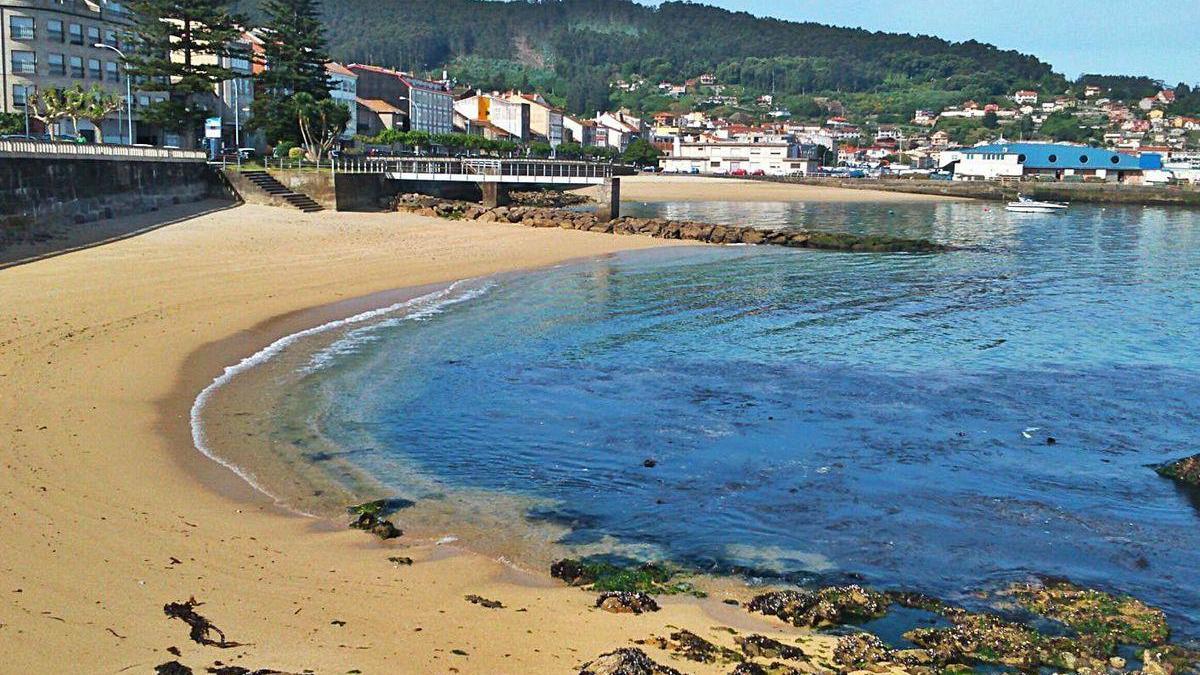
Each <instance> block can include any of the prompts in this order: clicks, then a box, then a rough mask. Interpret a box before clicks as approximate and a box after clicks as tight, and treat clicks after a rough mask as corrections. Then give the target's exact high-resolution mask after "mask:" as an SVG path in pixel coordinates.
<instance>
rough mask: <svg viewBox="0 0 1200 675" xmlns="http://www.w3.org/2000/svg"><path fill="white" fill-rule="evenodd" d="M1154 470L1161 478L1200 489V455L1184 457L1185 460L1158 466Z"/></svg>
mask: <svg viewBox="0 0 1200 675" xmlns="http://www.w3.org/2000/svg"><path fill="white" fill-rule="evenodd" d="M1154 470H1155V471H1157V472H1158V474H1159V475H1160V476H1165V477H1167V478H1170V479H1172V480H1177V481H1179V482H1180V483H1187V484H1188V485H1195V486H1197V487H1200V455H1192V456H1191V457H1184V458H1183V459H1179V460H1176V461H1174V462H1170V463H1168V464H1163V465H1161V466H1157V467H1155V468H1154Z"/></svg>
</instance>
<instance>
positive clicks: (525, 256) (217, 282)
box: [0, 182, 894, 673]
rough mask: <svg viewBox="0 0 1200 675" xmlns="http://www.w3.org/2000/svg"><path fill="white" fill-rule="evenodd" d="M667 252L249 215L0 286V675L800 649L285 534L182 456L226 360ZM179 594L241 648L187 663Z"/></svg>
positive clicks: (212, 469)
mask: <svg viewBox="0 0 1200 675" xmlns="http://www.w3.org/2000/svg"><path fill="white" fill-rule="evenodd" d="M634 184H636V182H635V183H634ZM856 196H860V195H859V193H856ZM890 196H894V195H890ZM663 245H668V242H663V241H656V240H651V239H646V238H641V237H632V236H613V235H603V234H593V233H586V232H577V231H567V230H553V229H550V230H546V229H530V228H524V227H520V226H515V225H496V224H484V223H461V222H449V221H442V220H435V219H428V218H422V217H417V216H411V215H398V214H335V213H328V212H326V213H318V214H312V215H304V214H300V213H298V212H295V211H290V210H283V209H275V208H270V207H259V206H242V207H239V208H234V209H230V210H226V211H221V212H218V213H214V214H209V215H205V216H202V217H200V218H196V219H192V220H188V221H185V222H182V223H178V224H174V225H170V226H168V227H164V228H162V229H159V230H155V231H153V232H150V233H147V234H144V235H141V236H137V237H134V238H130V239H126V240H123V241H119V242H115V243H111V244H107V245H104V246H100V247H97V248H91V249H87V250H83V251H78V252H74V253H70V254H67V255H63V256H59V257H55V258H51V259H48V260H42V261H39V262H36V263H33V264H29V265H24V266H19V267H14V268H10V269H6V270H2V271H0V306H2V307H3V308H4V311H3V314H2V315H0V320H2V323H0V448H2V449H3V470H2V471H0V510H2V512H3V517H2V518H0V540H2V541H3V545H2V546H0V659H2V662H0V671H3V672H13V673H48V672H72V673H73V672H88V673H91V672H97V673H104V672H109V673H117V672H134V673H147V672H152V669H153V667H154V666H155V665H157V664H160V663H163V662H166V661H172V660H176V659H177V658H178V660H180V661H181V662H183V663H184V664H186V665H188V666H190V667H192V668H194V669H196V671H197V672H203V668H205V667H208V666H211V665H212V664H213V663H214V662H216V661H221V662H224V663H226V664H234V665H239V666H244V667H247V668H251V669H257V668H274V669H279V670H284V671H296V672H298V671H301V670H304V669H311V670H313V671H315V672H317V673H346V672H350V671H361V672H363V673H438V672H461V673H542V672H544V673H564V672H574V670H575V669H577V668H578V666H579V665H580V664H581V663H582V662H584V661H586V660H589V659H591V658H594V657H595V656H597V655H598V654H600V653H602V652H606V651H609V650H612V649H614V648H616V647H620V646H628V645H629V644H630V641H631V640H633V639H639V638H646V637H648V636H650V635H651V634H658V635H665V634H667V633H668V632H670V630H671V629H670V628H668V626H677V627H683V628H688V629H690V630H692V631H694V632H696V633H698V634H699V635H702V636H706V637H709V638H711V639H715V640H718V641H720V642H722V643H724V644H726V645H731V644H732V643H731V641H730V636H729V634H728V633H727V632H724V631H718V630H715V629H714V627H715V626H718V625H727V626H733V627H735V628H736V629H738V630H747V629H750V630H757V631H759V632H762V633H764V634H767V635H772V636H775V637H784V636H789V637H787V639H789V640H793V641H794V639H795V638H796V635H797V632H796V631H793V630H792V629H789V628H787V627H785V626H784V625H783V624H781V623H779V622H776V621H773V620H771V621H768V620H767V619H765V618H762V617H754V616H751V615H750V614H748V613H746V612H745V611H744V610H742V609H740V608H736V607H729V606H726V605H723V604H721V603H720V602H719V599H718V598H714V599H710V600H704V601H700V600H695V599H686V598H666V599H664V600H663V610H662V611H661V612H658V613H655V614H647V615H642V616H631V615H614V614H608V613H605V612H602V611H599V610H596V609H593V608H592V603H593V602H594V599H595V595H594V594H591V593H586V592H583V591H580V590H578V589H571V588H565V587H562V586H561V585H560V584H558V583H557V582H552V581H551V580H550V579H548V578H547V577H545V576H543V575H540V574H536V575H534V574H524V573H519V572H517V571H514V570H513V569H512V568H510V567H508V566H506V565H504V564H501V563H500V562H497V561H494V560H490V559H487V558H485V557H483V556H480V555H477V554H472V553H467V552H463V551H460V550H456V549H455V548H454V547H453V546H437V545H433V544H423V545H419V546H413V545H410V544H408V543H406V540H405V538H401V539H399V540H394V541H393V542H388V543H382V542H379V541H378V540H375V539H373V538H371V537H370V536H368V535H366V534H364V533H361V532H357V531H349V530H346V529H344V528H343V527H342V526H341V524H339V523H330V522H328V521H321V520H315V519H310V518H304V517H300V516H295V515H291V514H289V513H286V512H283V511H282V510H280V509H279V508H277V507H275V506H274V505H273V504H272V503H271V502H270V501H269V500H267V499H265V498H264V497H263V496H262V495H261V494H258V493H255V492H254V491H252V490H251V489H249V488H248V486H247V485H246V484H245V483H243V482H241V481H239V480H236V479H234V478H233V477H232V475H231V474H230V473H229V471H228V470H227V469H225V468H224V467H221V466H219V465H217V464H216V463H214V462H212V461H210V460H208V459H206V458H204V457H202V456H200V455H199V454H198V453H197V452H196V451H195V450H194V449H193V447H192V442H191V437H190V428H189V419H188V412H189V409H190V407H191V405H192V402H193V400H194V398H195V397H196V395H197V393H198V392H199V391H200V390H201V389H203V388H204V387H205V386H206V385H208V384H209V383H210V382H211V381H212V380H213V378H214V377H215V376H217V375H218V374H220V373H221V372H222V369H223V368H224V367H225V366H227V365H229V364H232V363H235V362H237V361H238V360H239V359H241V358H243V357H245V356H247V355H249V354H252V353H254V352H255V351H257V350H258V349H260V348H262V347H263V346H264V345H267V344H269V343H271V342H272V341H274V340H276V339H278V338H280V337H282V336H284V335H288V334H290V333H293V332H295V331H297V330H301V329H303V328H306V327H309V326H312V325H317V324H319V323H322V322H324V321H328V320H330V319H332V318H336V317H340V316H346V315H349V314H351V313H353V312H355V311H358V310H360V309H361V308H365V307H371V306H382V305H384V304H385V303H387V302H388V301H389V300H394V298H395V297H397V295H396V293H395V292H394V291H392V290H391V289H397V288H404V287H413V286H418V285H423V284H432V283H439V282H446V281H450V280H454V279H459V278H464V277H471V276H479V275H485V274H490V273H496V272H501V271H506V270H515V269H521V268H530V267H537V266H544V265H548V264H552V263H556V262H559V261H564V260H567V259H571V258H578V257H582V256H595V255H603V254H606V253H609V252H613V251H617V250H624V249H637V248H644V247H649V246H663ZM314 308H315V309H314ZM400 524H401V525H403V519H402V518H401V523H400ZM394 555H404V556H410V557H412V558H413V559H414V560H415V564H414V565H412V566H411V567H396V566H394V565H393V564H392V563H390V562H388V560H387V558H388V557H389V556H394ZM730 592H732V593H738V594H740V595H741V596H746V595H749V592H748V591H747V590H746V589H736V588H734V589H733V590H731V591H730ZM466 594H479V595H482V596H484V597H487V598H494V599H496V600H500V601H502V602H503V603H504V604H505V605H506V607H507V608H506V609H497V610H490V609H485V608H483V607H480V606H477V605H474V604H470V603H468V602H466V601H464V599H463V596H464V595H466ZM191 596H194V597H195V598H196V599H197V600H199V601H202V602H204V603H205V604H204V605H203V606H201V607H200V608H199V611H200V612H201V613H202V614H204V615H205V616H207V617H208V618H209V619H211V620H212V621H213V622H214V623H215V624H216V625H217V626H219V627H220V628H222V629H223V630H224V631H225V633H226V634H227V636H228V639H229V640H231V641H235V642H239V643H242V644H243V645H244V646H240V647H233V648H225V649H222V648H218V647H212V646H200V645H198V644H196V643H194V642H192V641H191V640H189V639H188V635H187V633H188V630H187V626H185V625H184V624H183V623H182V622H180V621H176V620H171V619H168V618H167V617H166V616H164V613H163V605H164V604H165V603H168V602H180V601H184V600H187V599H188V598H189V597H191ZM343 622H344V623H343ZM805 639H808V640H810V642H809V643H808V644H810V648H811V649H816V650H818V651H821V650H826V651H827V650H828V647H829V642H830V639H829V638H805ZM171 647H175V648H178V650H180V651H181V653H182V656H181V657H176V656H174V655H172V654H171V653H169V652H168V648H171ZM647 651H648V653H650V655H651V656H652V657H653V658H655V659H657V660H659V661H670V658H669V657H668V656H667V655H666V654H665V653H664V652H661V651H658V650H656V649H647ZM671 665H673V666H675V667H677V668H680V669H682V670H684V671H685V672H699V673H706V672H712V673H716V672H727V671H728V670H729V669H730V668H729V667H728V666H725V667H715V666H713V667H709V666H701V665H700V664H695V663H690V662H685V663H680V662H674V661H671Z"/></svg>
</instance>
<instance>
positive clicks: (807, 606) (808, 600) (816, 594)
mask: <svg viewBox="0 0 1200 675" xmlns="http://www.w3.org/2000/svg"><path fill="white" fill-rule="evenodd" d="M890 604H891V603H890V601H889V599H888V597H887V596H886V595H884V594H882V593H877V592H875V591H871V590H867V589H865V588H863V587H861V586H829V587H827V588H821V589H818V590H815V591H773V592H771V593H764V594H762V595H759V596H757V597H755V598H754V599H753V600H751V601H750V603H749V604H748V605H747V608H748V609H749V610H750V611H752V612H759V613H761V614H767V615H770V616H777V617H779V618H780V619H783V620H784V621H786V622H788V623H790V624H792V625H793V626H802V627H808V628H821V627H825V626H837V625H841V624H846V623H860V622H863V621H869V620H871V619H877V618H879V617H881V616H883V615H884V614H886V613H887V610H888V606H889V605H890Z"/></svg>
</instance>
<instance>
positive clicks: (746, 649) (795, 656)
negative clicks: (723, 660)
mask: <svg viewBox="0 0 1200 675" xmlns="http://www.w3.org/2000/svg"><path fill="white" fill-rule="evenodd" d="M733 641H734V642H736V643H737V646H738V648H739V649H741V650H742V653H743V654H745V655H746V656H748V657H751V658H764V659H786V660H788V661H807V660H808V655H807V654H805V653H804V651H803V650H802V649H800V648H799V647H795V646H793V645H789V644H784V643H783V642H780V641H779V640H773V639H771V638H769V637H766V636H765V635H745V636H742V635H739V636H737V637H735V638H733Z"/></svg>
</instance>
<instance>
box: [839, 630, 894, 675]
mask: <svg viewBox="0 0 1200 675" xmlns="http://www.w3.org/2000/svg"><path fill="white" fill-rule="evenodd" d="M894 658H895V652H893V651H892V649H891V648H890V647H888V646H887V645H885V644H884V643H883V640H880V639H879V638H878V637H876V636H874V635H872V634H870V633H855V634H854V635H845V636H842V637H840V638H838V641H837V645H836V646H834V648H833V660H834V661H835V662H836V663H839V664H841V665H843V666H852V667H860V668H861V667H867V666H874V665H878V664H881V663H890V662H891V661H892V659H894Z"/></svg>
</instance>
